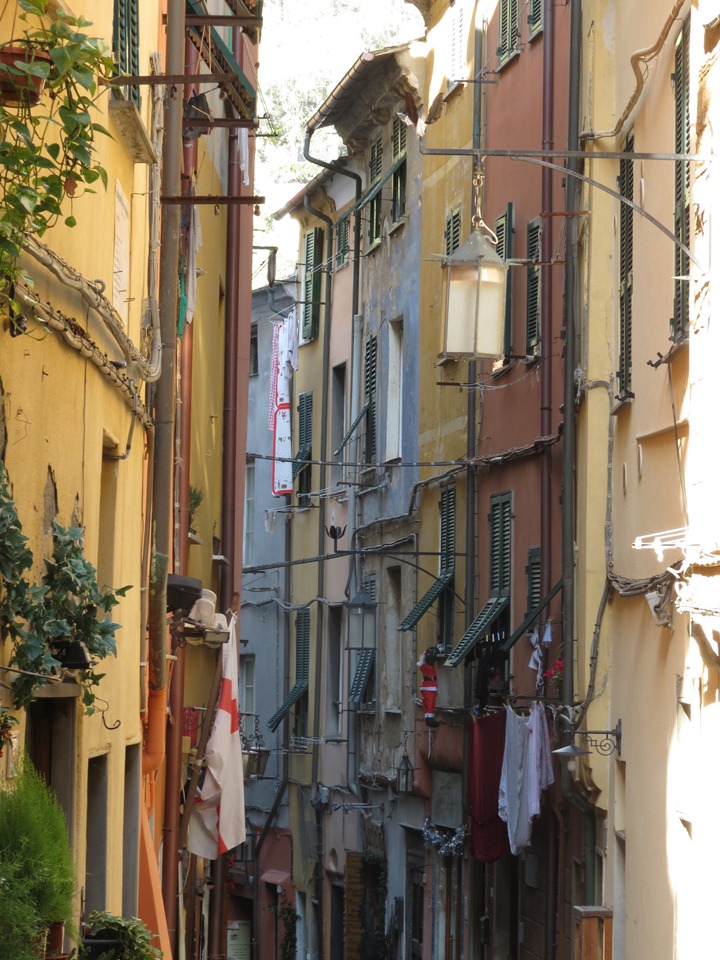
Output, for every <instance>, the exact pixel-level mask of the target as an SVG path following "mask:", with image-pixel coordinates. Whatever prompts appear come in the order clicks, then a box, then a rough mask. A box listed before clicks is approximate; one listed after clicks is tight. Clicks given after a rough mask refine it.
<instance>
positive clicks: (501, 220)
mask: <svg viewBox="0 0 720 960" xmlns="http://www.w3.org/2000/svg"><path fill="white" fill-rule="evenodd" d="M495 236H496V237H497V243H496V245H495V249H496V250H497V255H498V256H499V257H502V259H503V260H509V259H510V258H511V257H512V238H513V205H512V204H511V203H509V204H508V205H507V209H506V210H505V213H503V214H502V216H500V217H498V218H497V219H496V220H495ZM505 285H506V287H505V335H504V338H503V353H504V357H503V361H502V362H504V363H507V361H508V359H509V357H510V355H511V354H512V300H511V293H512V271H511V270H508V272H507V276H506V278H505Z"/></svg>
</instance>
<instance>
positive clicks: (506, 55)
mask: <svg viewBox="0 0 720 960" xmlns="http://www.w3.org/2000/svg"><path fill="white" fill-rule="evenodd" d="M519 2H520V0H500V9H499V11H498V22H499V27H500V36H499V43H498V51H497V52H498V57H499V58H500V66H503V65H504V64H506V63H507V62H508V61H509V60H511V59H512V57H514V56H515V54H516V53H517V52H518V49H519V48H518V35H519V33H520V25H519V17H518V5H519Z"/></svg>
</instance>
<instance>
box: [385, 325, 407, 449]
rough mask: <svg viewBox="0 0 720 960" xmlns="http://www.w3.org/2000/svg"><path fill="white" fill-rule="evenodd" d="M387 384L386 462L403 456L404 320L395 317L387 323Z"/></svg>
mask: <svg viewBox="0 0 720 960" xmlns="http://www.w3.org/2000/svg"><path fill="white" fill-rule="evenodd" d="M383 368H384V370H385V377H386V384H387V391H386V395H387V403H386V404H385V406H386V416H385V462H387V461H389V460H399V459H400V458H401V456H402V421H403V416H402V412H403V320H402V317H394V318H393V319H392V320H391V321H390V322H389V323H388V325H387V362H386V363H384V364H383Z"/></svg>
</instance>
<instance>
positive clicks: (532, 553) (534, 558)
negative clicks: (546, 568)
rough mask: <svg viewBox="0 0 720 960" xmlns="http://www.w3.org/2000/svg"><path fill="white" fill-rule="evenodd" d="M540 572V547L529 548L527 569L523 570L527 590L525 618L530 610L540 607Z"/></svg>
mask: <svg viewBox="0 0 720 960" xmlns="http://www.w3.org/2000/svg"><path fill="white" fill-rule="evenodd" d="M541 570H542V568H541V566H540V547H530V549H529V550H528V562H527V567H526V568H525V572H526V573H527V588H528V592H527V610H526V611H525V616H527V615H528V614H529V613H530V611H531V610H534V609H535V608H536V607H539V606H540V583H541Z"/></svg>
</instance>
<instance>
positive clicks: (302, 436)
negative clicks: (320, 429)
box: [292, 390, 313, 506]
mask: <svg viewBox="0 0 720 960" xmlns="http://www.w3.org/2000/svg"><path fill="white" fill-rule="evenodd" d="M297 411H298V446H297V451H298V452H297V454H296V455H295V459H294V460H293V469H292V472H293V480H294V481H296V483H297V489H296V492H297V497H298V504H300V505H301V506H310V503H309V499H308V494H309V493H310V490H311V489H312V486H311V482H312V464H311V463H310V461H311V459H312V419H313V392H312V390H306V391H304V393H301V394H300V395H299V396H298V406H297Z"/></svg>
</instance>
